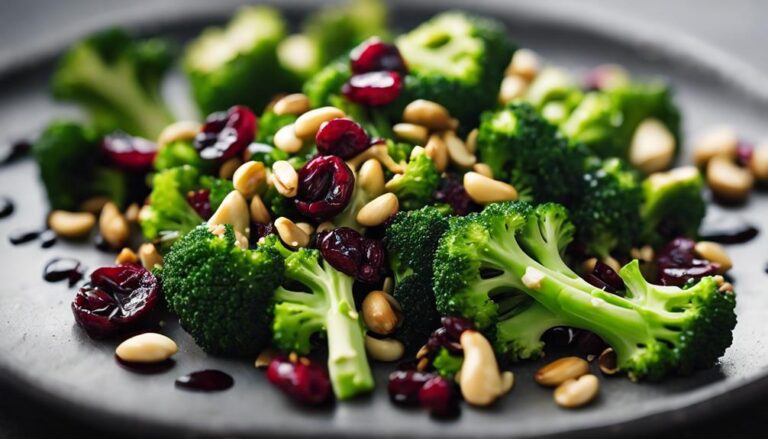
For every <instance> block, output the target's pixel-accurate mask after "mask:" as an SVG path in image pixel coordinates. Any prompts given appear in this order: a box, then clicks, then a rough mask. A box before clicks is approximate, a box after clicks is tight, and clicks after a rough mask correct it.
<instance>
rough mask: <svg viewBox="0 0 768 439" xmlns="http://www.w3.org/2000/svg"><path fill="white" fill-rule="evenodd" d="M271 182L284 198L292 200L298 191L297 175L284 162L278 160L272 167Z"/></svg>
mask: <svg viewBox="0 0 768 439" xmlns="http://www.w3.org/2000/svg"><path fill="white" fill-rule="evenodd" d="M272 181H273V182H274V183H275V189H277V191H278V192H280V195H282V196H284V197H287V198H293V197H295V196H296V193H297V192H298V190H299V174H298V173H297V172H296V170H295V169H293V166H291V164H290V163H288V162H286V161H285V160H278V161H276V162H275V163H274V164H273V165H272Z"/></svg>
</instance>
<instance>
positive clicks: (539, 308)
mask: <svg viewBox="0 0 768 439" xmlns="http://www.w3.org/2000/svg"><path fill="white" fill-rule="evenodd" d="M573 233H574V227H573V224H572V223H571V222H570V220H569V218H568V212H567V210H566V209H565V208H564V207H562V206H560V205H558V204H554V203H549V204H543V205H540V206H538V207H533V206H531V205H530V204H527V203H524V202H504V203H495V204H492V205H490V206H488V207H486V208H485V210H483V212H481V213H479V214H471V215H469V216H467V217H463V218H458V219H456V220H454V221H453V222H452V223H451V226H450V228H449V230H448V232H446V234H445V235H443V237H442V238H441V240H440V244H439V247H438V250H437V253H436V258H435V263H434V274H435V294H436V300H437V306H438V310H439V311H440V312H441V313H444V314H454V315H461V316H463V317H465V318H468V319H471V320H472V321H473V322H474V324H475V325H476V326H477V327H478V328H479V329H481V330H484V331H485V332H486V333H488V334H489V335H490V336H492V337H493V338H494V342H495V346H496V347H497V349H498V350H499V351H500V352H501V353H506V354H507V356H508V357H510V358H513V359H517V358H530V357H532V356H535V355H538V354H540V353H541V349H542V343H541V341H540V340H539V337H540V335H541V334H542V333H543V331H545V330H546V329H547V328H550V327H553V326H569V327H575V328H580V329H584V330H588V331H591V332H593V333H595V334H597V335H598V336H599V337H601V338H602V339H603V340H605V341H606V342H607V343H608V344H610V345H611V346H612V347H613V349H614V350H615V351H616V355H617V365H618V367H619V369H620V370H623V371H625V372H627V373H628V374H629V376H630V378H632V379H640V378H649V379H653V380H658V379H662V378H664V377H665V376H667V375H669V374H672V373H688V372H690V371H692V370H693V369H697V368H702V367H709V366H711V365H712V364H713V363H715V361H717V359H718V358H719V357H720V356H721V355H722V354H723V352H724V351H725V349H726V348H727V347H728V346H729V345H730V344H731V341H732V330H733V328H734V326H735V324H736V315H735V313H734V307H735V297H734V295H733V294H732V293H729V292H720V291H718V287H719V285H718V281H717V280H716V279H715V278H713V277H704V278H702V279H701V280H700V281H699V282H698V283H696V284H694V285H690V286H688V287H687V288H684V289H681V288H677V287H669V286H657V285H652V284H649V283H648V282H647V281H646V280H645V279H643V276H642V274H641V273H640V269H639V264H638V262H637V261H633V262H631V263H629V264H627V265H626V266H625V267H624V268H622V269H621V270H620V272H619V275H620V276H621V278H622V279H623V281H624V283H625V284H626V290H625V291H622V292H620V293H619V295H615V294H611V293H608V292H606V291H603V290H601V289H598V288H596V287H594V286H592V285H590V284H589V283H588V282H586V281H585V280H583V279H581V278H580V277H579V276H578V275H577V274H576V273H574V272H573V271H572V270H571V269H570V268H568V266H567V265H566V264H565V262H563V260H562V258H561V252H562V251H563V249H564V248H565V246H567V245H568V243H569V242H570V241H571V239H572V237H573ZM521 297H522V299H521Z"/></svg>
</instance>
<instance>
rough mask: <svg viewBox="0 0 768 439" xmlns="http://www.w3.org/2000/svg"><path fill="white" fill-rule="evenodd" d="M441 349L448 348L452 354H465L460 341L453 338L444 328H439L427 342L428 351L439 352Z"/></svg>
mask: <svg viewBox="0 0 768 439" xmlns="http://www.w3.org/2000/svg"><path fill="white" fill-rule="evenodd" d="M440 348H446V349H448V351H449V352H450V353H452V354H463V353H464V350H463V349H462V347H461V345H460V344H459V341H458V340H457V339H455V338H454V337H452V336H451V334H450V333H449V332H448V330H447V329H445V328H444V327H440V328H437V329H436V330H435V331H434V332H433V333H432V334H431V335H430V336H429V339H428V340H427V349H429V351H430V352H437V351H439V350H440Z"/></svg>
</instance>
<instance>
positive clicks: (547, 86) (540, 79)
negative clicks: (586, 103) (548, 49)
mask: <svg viewBox="0 0 768 439" xmlns="http://www.w3.org/2000/svg"><path fill="white" fill-rule="evenodd" d="M583 95H584V93H583V92H582V91H581V88H579V86H578V85H577V84H576V81H575V80H574V79H573V77H571V76H570V75H569V74H568V73H566V72H565V71H563V70H561V69H559V68H556V67H546V68H544V69H543V70H542V71H541V72H540V73H539V74H538V75H536V78H535V79H534V80H533V82H531V85H530V86H529V87H528V90H527V91H526V94H525V97H524V100H525V101H527V102H529V103H530V104H531V105H533V106H534V107H535V108H536V110H537V111H538V112H539V113H541V115H542V116H543V117H544V118H545V119H547V120H548V121H549V122H550V123H553V124H556V125H559V124H560V123H561V122H563V120H564V119H565V118H567V117H568V115H569V114H570V113H571V111H572V110H573V108H574V107H575V106H576V105H578V104H579V102H580V101H581V99H582V96H583Z"/></svg>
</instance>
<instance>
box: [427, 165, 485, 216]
mask: <svg viewBox="0 0 768 439" xmlns="http://www.w3.org/2000/svg"><path fill="white" fill-rule="evenodd" d="M435 200H437V202H439V203H445V204H448V205H449V206H451V209H453V213H455V214H456V215H459V216H465V215H468V214H469V213H470V212H477V211H479V210H480V208H481V207H480V205H478V204H477V203H475V202H474V201H472V199H471V198H469V194H467V191H466V190H464V185H463V184H462V183H461V180H459V179H458V178H457V177H456V176H455V175H453V174H449V175H448V176H447V177H446V178H443V179H441V180H440V186H439V187H438V188H437V191H436V192H435Z"/></svg>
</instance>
